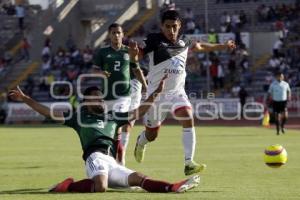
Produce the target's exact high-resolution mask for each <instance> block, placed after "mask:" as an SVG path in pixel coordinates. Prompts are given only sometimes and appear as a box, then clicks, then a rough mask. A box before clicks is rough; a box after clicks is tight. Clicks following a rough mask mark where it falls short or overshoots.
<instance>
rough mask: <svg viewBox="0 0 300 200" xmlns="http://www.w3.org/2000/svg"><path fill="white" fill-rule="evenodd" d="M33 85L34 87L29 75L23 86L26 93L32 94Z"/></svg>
mask: <svg viewBox="0 0 300 200" xmlns="http://www.w3.org/2000/svg"><path fill="white" fill-rule="evenodd" d="M34 87H35V84H34V80H33V78H32V77H31V76H29V77H28V79H27V80H26V82H25V86H24V89H25V92H26V94H28V95H32V92H33V89H34Z"/></svg>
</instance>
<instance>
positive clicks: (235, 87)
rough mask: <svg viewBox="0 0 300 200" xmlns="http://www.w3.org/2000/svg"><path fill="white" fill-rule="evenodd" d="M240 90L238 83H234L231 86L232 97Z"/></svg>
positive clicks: (236, 95)
mask: <svg viewBox="0 0 300 200" xmlns="http://www.w3.org/2000/svg"><path fill="white" fill-rule="evenodd" d="M240 90H241V87H240V84H239V83H235V85H234V86H233V87H232V88H231V94H232V97H235V98H236V97H238V95H239V92H240Z"/></svg>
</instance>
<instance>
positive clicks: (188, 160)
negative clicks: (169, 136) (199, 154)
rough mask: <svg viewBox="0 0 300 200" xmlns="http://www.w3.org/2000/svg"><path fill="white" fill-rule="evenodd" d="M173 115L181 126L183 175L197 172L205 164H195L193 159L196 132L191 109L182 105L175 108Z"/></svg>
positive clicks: (203, 167) (204, 166)
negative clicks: (183, 161) (183, 160)
mask: <svg viewBox="0 0 300 200" xmlns="http://www.w3.org/2000/svg"><path fill="white" fill-rule="evenodd" d="M174 115H175V117H176V119H177V120H178V121H179V123H180V124H181V125H182V127H183V134H182V143H183V147H184V157H185V167H184V173H185V175H191V174H194V173H199V172H201V171H203V170H204V169H205V168H206V165H204V164H197V163H196V162H195V161H194V153H195V146H196V134H195V127H194V119H193V113H192V109H191V108H189V107H183V108H180V109H177V110H176V111H175V113H174Z"/></svg>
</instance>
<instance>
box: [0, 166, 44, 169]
mask: <svg viewBox="0 0 300 200" xmlns="http://www.w3.org/2000/svg"><path fill="white" fill-rule="evenodd" d="M40 168H43V167H42V166H24V167H0V169H40Z"/></svg>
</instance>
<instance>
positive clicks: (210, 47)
mask: <svg viewBox="0 0 300 200" xmlns="http://www.w3.org/2000/svg"><path fill="white" fill-rule="evenodd" d="M235 48H236V45H235V42H234V41H233V40H228V41H227V42H226V43H225V44H210V43H201V42H196V43H195V45H194V47H193V50H194V51H198V52H211V51H223V50H233V49H235Z"/></svg>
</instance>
